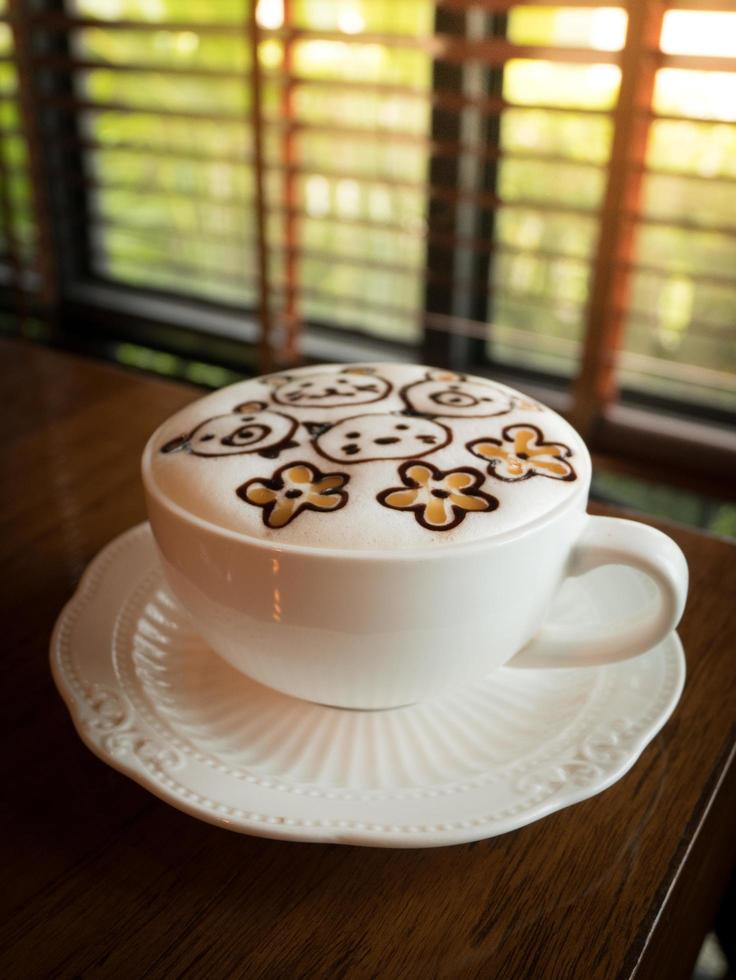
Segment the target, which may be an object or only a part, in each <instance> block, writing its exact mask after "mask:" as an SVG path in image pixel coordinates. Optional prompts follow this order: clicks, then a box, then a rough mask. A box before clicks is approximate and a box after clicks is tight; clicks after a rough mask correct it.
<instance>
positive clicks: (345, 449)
mask: <svg viewBox="0 0 736 980" xmlns="http://www.w3.org/2000/svg"><path fill="white" fill-rule="evenodd" d="M450 442H452V432H450V430H449V429H448V428H447V426H446V425H443V424H442V423H441V422H435V421H434V420H433V419H428V418H425V417H424V416H404V415H391V414H387V415H379V414H375V415H353V416H350V417H349V418H346V419H342V420H341V421H340V422H337V423H335V425H333V426H331V427H329V428H327V429H325V431H323V432H320V433H319V435H318V436H317V437H316V438H315V440H314V448H315V449H316V450H317V452H318V453H319V454H320V456H324V457H325V459H329V460H332V461H333V462H334V463H343V464H355V463H372V462H377V461H379V460H384V459H411V458H412V457H417V456H427V455H429V453H435V452H437V450H438V449H442V448H444V447H445V446H448V445H449V444H450Z"/></svg>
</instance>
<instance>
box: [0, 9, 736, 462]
mask: <svg viewBox="0 0 736 980" xmlns="http://www.w3.org/2000/svg"><path fill="white" fill-rule="evenodd" d="M709 8H710V9H709ZM0 11H1V13H2V20H1V21H0V126H1V128H2V152H1V153H0V219H1V221H0V224H1V228H2V237H0V249H1V250H2V255H1V256H0V259H1V264H0V273H1V276H2V278H0V287H1V288H3V289H4V292H3V303H4V305H5V307H6V309H9V308H11V307H12V306H13V304H15V305H17V306H18V308H19V310H20V311H21V312H22V314H23V316H24V317H26V319H27V318H28V317H30V316H32V315H37V314H39V313H41V314H44V315H46V316H50V317H51V318H52V319H53V320H54V322H55V323H57V324H60V325H61V327H62V328H65V329H67V330H69V329H76V328H79V326H80V325H81V324H84V323H85V322H88V323H92V324H94V325H96V329H97V330H102V329H108V330H113V331H114V332H115V336H119V337H121V338H123V339H124V338H125V337H130V336H135V337H137V338H138V339H140V338H141V337H145V336H146V330H152V329H153V327H152V326H150V325H151V324H154V323H155V324H156V325H157V327H158V328H159V330H158V332H157V333H155V334H154V333H150V334H149V336H150V337H151V338H153V339H152V340H151V346H153V347H156V346H159V347H162V346H163V347H165V348H166V349H167V350H169V351H172V350H173V351H176V350H180V351H191V350H193V349H195V347H196V343H197V341H196V339H192V338H196V337H200V338H201V336H202V333H203V332H206V333H207V334H208V336H210V337H212V338H215V337H216V338H223V337H224V338H230V340H235V341H236V342H237V343H238V344H239V345H240V348H239V350H240V352H241V354H242V355H243V357H244V358H245V357H246V356H248V355H247V352H251V355H252V356H253V358H256V356H257V357H258V358H260V364H261V365H262V366H265V367H272V366H274V365H276V366H277V365H279V364H284V363H291V362H292V361H294V360H296V359H298V358H299V357H314V358H318V359H325V358H328V357H329V358H332V359H340V358H342V357H345V358H355V357H358V358H364V357H371V356H401V357H421V358H423V359H426V360H430V361H433V362H436V363H439V362H441V363H445V364H448V365H451V366H454V367H457V368H467V369H469V370H475V371H480V372H484V371H485V372H490V373H495V374H499V373H501V374H505V375H508V376H509V377H510V378H512V379H513V378H514V376H515V375H520V374H521V375H523V376H524V377H525V378H526V383H527V387H528V384H529V383H530V379H531V383H534V382H536V383H538V384H541V385H548V386H549V385H551V386H555V385H556V386H557V389H558V390H559V392H560V394H559V398H558V401H557V404H558V405H559V406H560V407H561V408H562V409H564V410H565V411H567V412H568V413H569V414H570V415H571V416H572V417H573V420H574V421H575V422H576V423H577V424H578V425H579V426H580V428H581V429H583V431H584V432H585V433H586V434H587V435H588V437H589V438H590V439H591V440H592V442H593V444H594V446H597V447H598V448H600V449H601V450H602V451H610V452H618V453H626V454H628V453H631V454H633V455H636V454H637V453H638V454H640V455H644V456H647V458H648V456H649V454H650V453H651V452H653V453H654V455H655V456H661V458H662V460H663V461H665V462H666V461H667V460H669V461H670V462H672V460H673V459H674V454H676V453H678V452H679V453H681V452H682V451H683V447H685V449H686V450H687V452H688V454H689V455H688V456H687V459H688V466H692V467H694V468H699V469H700V470H701V471H702V472H710V471H711V470H713V471H718V472H720V473H721V474H722V473H723V465H724V460H727V461H729V463H728V465H730V466H732V465H733V459H734V457H735V455H736V454H734V453H733V452H732V451H731V450H730V449H729V446H728V431H727V429H726V428H723V426H724V424H726V425H728V424H732V422H733V419H734V415H735V414H736V335H735V330H734V323H735V321H736V162H735V161H736V109H735V108H734V107H736V11H731V10H729V9H728V5H724V4H722V3H719V2H718V0H712V3H709V2H707V0H672V2H671V3H669V4H667V3H662V2H658V0H638V2H637V3H632V4H629V5H628V6H626V7H624V6H623V5H618V6H617V5H615V4H607V5H604V4H601V3H595V2H594V0H590V2H585V3H584V4H579V3H577V2H575V3H570V4H569V5H567V6H565V5H559V6H555V5H552V4H551V3H550V2H549V0H544V2H538V3H535V4H531V3H527V4H524V3H513V2H510V0H473V2H471V0H437V2H431V0H402V2H401V3H395V2H392V0H341V2H338V0H257V6H256V7H255V9H251V8H249V5H248V3H247V2H243V0H220V2H218V3H216V4H213V3H210V2H208V0H66V2H63V0H35V2H34V3H29V2H23V0H6V2H5V3H4V4H0ZM100 324H104V325H105V326H104V327H101V326H100ZM182 324H183V325H185V326H188V327H189V328H191V330H190V333H189V334H187V335H186V336H184V335H183V334H181V333H180V332H177V327H180V326H181V325H182ZM167 325H168V326H170V327H171V328H172V329H171V330H169V331H168V332H164V333H162V332H161V329H163V328H164V327H166V326H167ZM218 342H219V341H218ZM193 345H194V346H193ZM218 350H225V348H218ZM227 350H228V351H229V352H232V350H233V348H232V345H231V346H230V347H228V348H227ZM228 358H230V359H232V356H231V353H230V354H228ZM225 359H227V358H225ZM253 364H254V366H255V364H256V361H255V360H254V361H253ZM655 411H656V412H657V413H658V414H657V415H656V418H655V415H654V414H653V412H655ZM663 412H665V413H666V412H670V413H674V415H673V418H674V416H677V417H678V418H680V419H686V420H688V421H686V422H681V421H668V419H667V416H666V414H663ZM697 420H700V422H701V423H706V422H707V428H705V427H704V426H703V425H699V426H697V431H696V428H693V426H694V425H696V422H697ZM719 426H720V428H719ZM642 431H656V432H657V439H656V440H653V443H654V448H653V449H652V448H651V447H650V446H649V445H648V444H647V445H645V444H644V443H643V442H642V441H641V440H637V439H636V438H633V439H632V437H631V436H632V433H634V434H636V433H637V432H639V433H640V432H642ZM704 433H705V434H704ZM704 440H705V444H706V447H707V448H706V449H703V448H702V446H703V444H704ZM698 446H700V447H701V448H700V449H698ZM693 454H694V455H693Z"/></svg>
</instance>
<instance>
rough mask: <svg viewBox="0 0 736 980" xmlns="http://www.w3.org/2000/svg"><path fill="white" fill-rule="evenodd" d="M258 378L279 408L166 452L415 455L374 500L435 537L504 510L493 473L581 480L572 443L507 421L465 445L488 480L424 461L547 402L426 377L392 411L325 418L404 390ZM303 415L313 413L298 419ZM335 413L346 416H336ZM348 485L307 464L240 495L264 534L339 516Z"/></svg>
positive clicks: (324, 379)
mask: <svg viewBox="0 0 736 980" xmlns="http://www.w3.org/2000/svg"><path fill="white" fill-rule="evenodd" d="M260 381H261V384H263V385H266V386H268V387H269V388H270V390H271V402H272V403H273V404H272V405H271V406H269V404H268V403H267V402H265V401H245V402H242V403H240V404H238V405H237V406H236V407H235V408H234V409H233V411H232V412H230V413H228V414H223V415H216V416H214V417H212V418H209V419H206V420H205V421H203V422H200V423H199V424H198V425H197V426H195V427H194V428H193V429H192V430H191V431H190V432H189V433H188V434H184V435H180V436H177V437H176V438H174V439H170V440H169V441H168V442H166V443H165V444H164V445H163V446H161V448H160V452H161V453H175V452H185V453H187V454H188V455H191V456H198V457H205V458H207V457H222V456H236V455H241V454H257V455H259V456H262V457H265V458H267V459H276V458H278V457H279V456H280V454H281V453H282V452H284V451H285V450H290V449H295V448H297V447H299V446H300V445H304V446H306V445H309V446H311V447H312V449H313V450H314V451H315V452H316V453H317V454H319V456H321V457H322V458H324V459H326V460H329V461H330V462H331V463H337V464H340V467H341V469H342V467H350V466H355V465H358V464H362V463H384V462H387V461H390V460H397V461H398V460H405V462H403V463H402V464H401V465H400V466H399V467H398V470H397V471H396V472H397V474H398V478H399V479H400V481H401V484H402V485H401V486H394V487H388V488H386V489H382V490H379V491H378V492H377V493H376V495H375V499H376V501H377V502H378V504H380V505H381V506H382V507H386V508H388V509H389V510H395V511H405V512H408V513H411V514H413V516H414V518H415V520H416V522H417V523H418V524H419V525H420V526H421V527H423V528H425V529H427V530H429V531H449V530H451V529H452V528H454V527H457V526H458V525H459V524H460V523H461V522H462V521H464V520H465V518H466V516H467V515H468V514H469V513H471V512H475V513H491V512H493V511H495V510H496V509H497V508H498V507H499V506H500V503H499V500H498V499H497V498H496V497H495V496H494V495H493V494H491V493H488V492H487V491H485V490H484V489H483V484H484V481H485V479H486V475H487V476H490V477H493V478H495V479H497V480H501V481H503V482H505V483H517V482H519V481H522V480H528V479H530V478H531V477H534V476H543V477H546V478H547V479H551V480H559V481H565V482H570V481H573V480H576V479H577V474H576V472H575V469H574V468H573V465H572V463H571V462H570V459H571V458H572V457H573V453H572V450H571V449H570V447H569V446H567V445H565V444H564V443H560V442H548V441H545V438H544V433H543V432H542V430H541V429H540V428H539V427H538V426H536V425H531V424H527V423H516V424H513V425H506V426H505V427H503V428H500V426H501V423H500V422H499V423H489V428H490V429H491V433H493V434H490V435H488V436H484V437H481V438H476V439H473V440H471V441H470V442H466V443H465V444H464V445H465V449H466V450H467V451H469V452H470V453H472V455H473V456H474V457H476V458H478V459H481V460H482V461H483V463H484V464H487V470H486V473H483V472H482V471H481V470H479V469H476V468H475V467H474V466H459V467H456V468H454V469H448V470H442V469H440V468H438V467H437V466H435V465H433V464H432V463H427V462H424V461H423V457H426V456H428V455H430V454H432V453H436V452H438V451H439V450H442V449H444V448H446V447H447V446H450V445H451V444H452V443H453V440H454V439H456V438H458V437H457V435H456V433H455V432H454V428H455V426H454V425H453V422H455V423H456V424H457V426H459V427H460V428H462V426H461V422H462V420H463V419H485V418H488V419H491V418H493V417H494V416H501V415H506V414H508V413H509V412H511V411H512V410H514V409H517V410H521V411H526V412H532V411H533V412H540V413H541V412H545V411H546V410H545V408H544V406H542V405H539V404H538V403H537V402H534V401H531V400H529V399H527V398H526V397H525V396H523V395H519V394H518V393H514V392H510V391H506V390H504V389H502V388H499V387H497V386H496V385H494V384H493V383H492V382H489V381H485V380H483V379H480V378H478V379H476V378H468V377H467V376H466V375H462V374H456V373H454V372H450V371H435V370H430V371H426V373H424V374H423V375H422V376H421V377H420V378H419V380H417V381H413V382H411V383H409V384H405V385H404V386H403V387H400V388H398V391H397V395H398V398H400V400H401V401H400V402H398V405H397V399H396V398H394V400H393V402H392V404H391V405H390V406H387V408H389V410H388V411H387V410H385V409H384V410H383V411H381V410H380V409H381V408H383V406H380V407H379V410H378V411H375V412H371V411H370V410H367V411H364V412H363V414H356V413H351V414H350V415H348V416H347V417H340V416H341V413H339V412H337V413H331V412H329V411H327V417H326V418H323V417H321V415H320V413H321V412H322V411H323V410H330V409H335V408H339V407H343V406H344V407H347V406H350V407H353V406H355V407H356V408H358V407H359V406H362V405H366V404H369V403H375V402H380V401H382V400H383V399H385V398H386V397H387V396H388V395H389V394H390V393H391V392H393V391H394V388H393V385H392V384H391V382H390V381H388V380H387V379H386V378H383V377H382V376H381V375H380V374H379V373H378V372H377V371H376V369H375V368H373V367H369V366H367V367H361V366H358V367H347V368H336V369H322V370H319V369H318V370H316V371H314V372H313V373H311V374H304V373H301V372H298V373H296V374H276V375H271V376H269V377H267V378H262V379H260ZM401 402H403V406H404V407H403V409H402V408H401V407H400V405H401ZM283 405H288V406H290V407H291V409H292V410H293V411H294V412H295V416H292V415H291V414H286V413H284V412H283V411H282V410H281V409H280V406H283ZM394 406H396V407H395V408H394ZM392 408H393V409H394V410H390V409H392ZM303 409H307V410H309V411H310V413H314V414H309V415H306V414H305V415H304V416H303V417H301V418H300V417H299V414H300V411H301V410H303ZM331 414H334V415H335V416H336V417H335V418H330V415H331ZM483 425H484V427H485V423H483ZM492 426H493V427H492ZM491 427H492V428H491ZM499 429H500V433H499ZM494 430H495V432H494ZM476 431H477V429H476ZM496 433H499V434H500V438H499V437H498V435H497V434H496ZM458 448H459V447H458ZM300 455H301V453H300ZM251 472H252V471H251ZM349 480H350V477H349V476H348V474H347V473H345V472H323V471H322V470H321V469H320V468H319V467H318V466H316V465H314V464H313V463H309V462H306V461H303V460H298V461H293V462H288V463H286V464H285V465H283V466H280V467H279V468H278V469H276V470H275V471H274V472H273V473H272V474H271V476H256V477H254V478H253V479H249V480H247V481H246V482H244V483H241V484H240V485H239V486H237V487H236V489H235V493H236V494H237V496H238V497H239V498H240V499H241V500H242V501H244V502H245V503H246V504H249V505H251V506H254V507H259V508H260V509H261V512H262V519H263V524H264V525H265V526H266V527H268V528H271V529H273V530H278V529H280V528H284V527H286V526H287V525H288V524H290V523H291V522H292V521H294V520H296V518H297V517H299V515H300V514H302V513H303V512H304V511H313V512H317V513H323V514H328V513H332V512H334V511H337V510H341V509H342V508H343V507H345V506H346V505H347V503H348V492H347V490H346V489H345V487H346V486H347V484H348V482H349ZM381 482H383V481H381ZM387 482H388V481H387ZM356 492H357V491H356ZM372 492H375V491H372Z"/></svg>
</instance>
